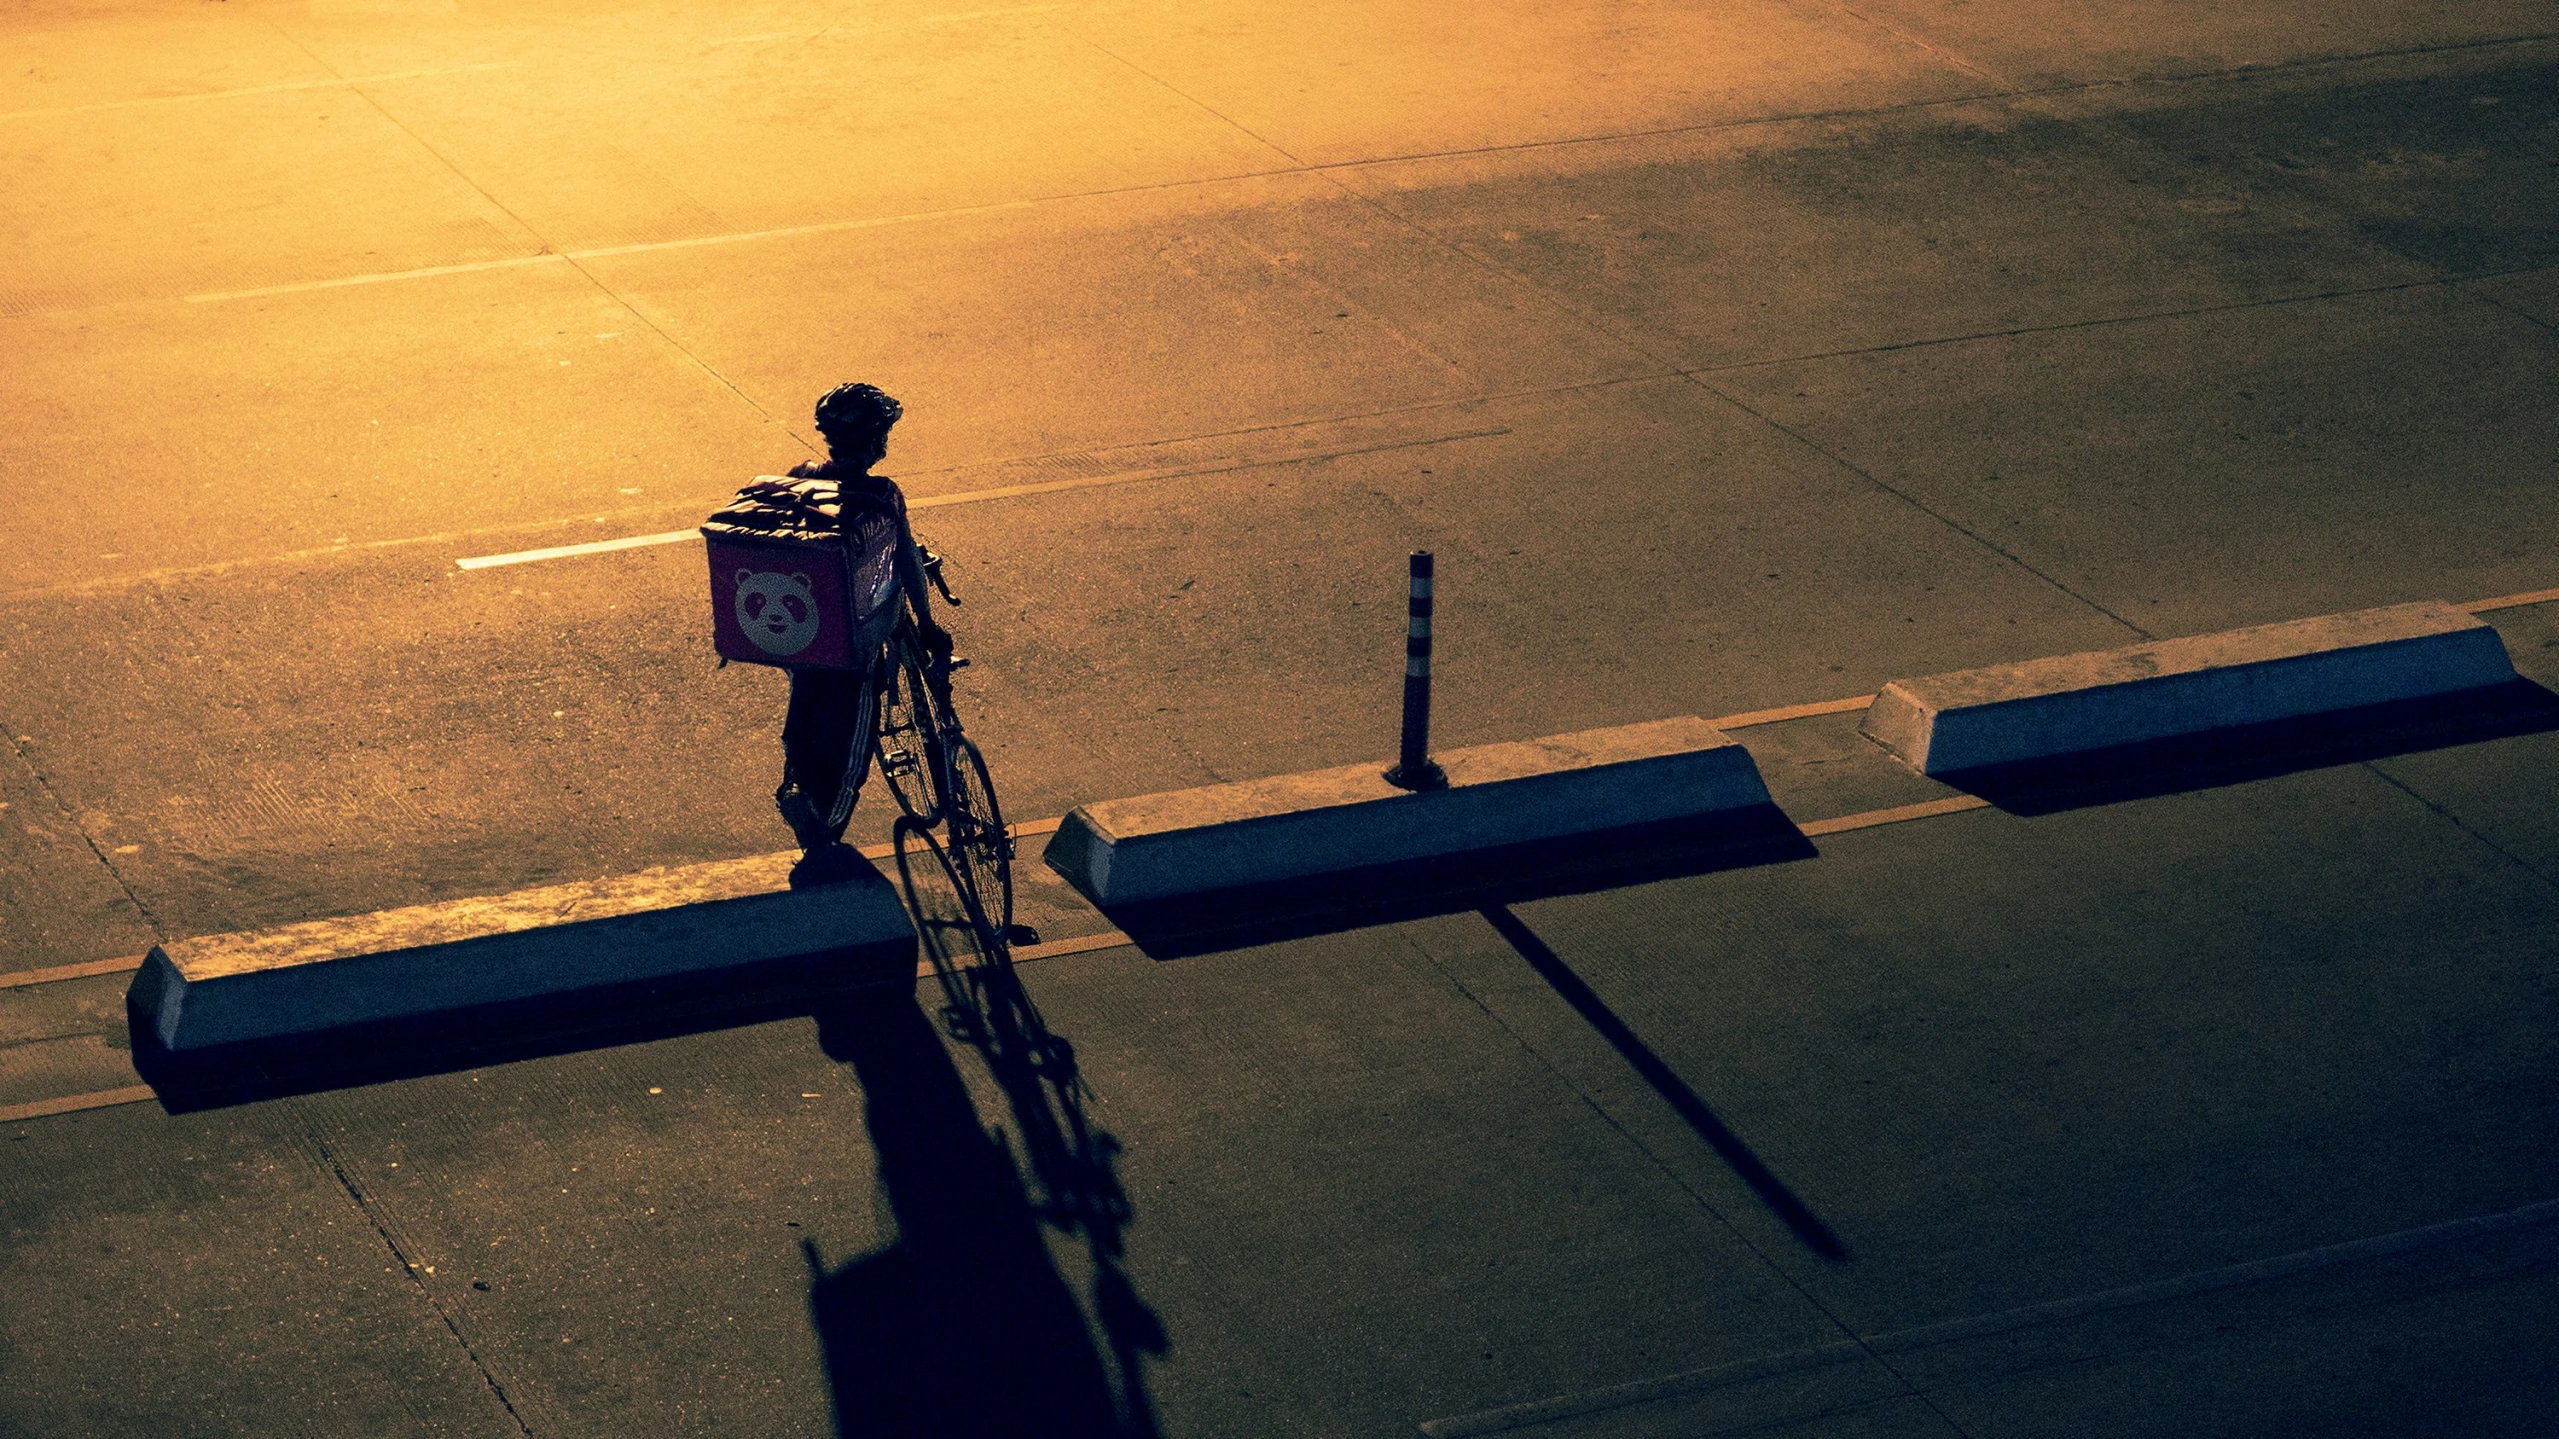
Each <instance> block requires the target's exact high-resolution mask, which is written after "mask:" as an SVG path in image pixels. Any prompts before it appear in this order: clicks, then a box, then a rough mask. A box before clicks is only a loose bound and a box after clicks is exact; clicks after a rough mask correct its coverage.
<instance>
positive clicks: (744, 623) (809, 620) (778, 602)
mask: <svg viewBox="0 0 2559 1439" xmlns="http://www.w3.org/2000/svg"><path fill="white" fill-rule="evenodd" d="M817 626H818V613H817V597H816V596H815V595H813V594H811V593H810V592H809V577H808V576H807V575H804V574H788V575H785V574H777V573H775V572H773V571H771V570H763V571H758V570H739V571H738V572H737V627H738V629H739V630H741V631H742V632H744V633H745V635H746V637H747V638H748V639H749V640H751V641H753V642H754V645H755V647H756V648H757V649H760V650H762V651H764V652H765V653H766V654H768V655H775V656H788V655H795V654H798V653H799V652H800V651H802V650H804V649H807V648H808V647H809V645H810V643H811V642H813V641H814V640H816V639H817Z"/></svg>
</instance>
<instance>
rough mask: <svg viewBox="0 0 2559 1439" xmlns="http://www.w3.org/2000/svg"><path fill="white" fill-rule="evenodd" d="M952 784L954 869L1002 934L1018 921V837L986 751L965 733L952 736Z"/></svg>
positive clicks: (950, 849)
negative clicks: (1008, 827) (998, 800)
mask: <svg viewBox="0 0 2559 1439" xmlns="http://www.w3.org/2000/svg"><path fill="white" fill-rule="evenodd" d="M948 738H949V740H950V744H951V748H950V750H949V756H950V762H951V790H950V794H949V795H948V796H947V797H946V799H947V803H946V805H945V811H946V812H945V814H944V818H945V819H946V820H947V821H948V825H949V827H948V831H947V833H948V836H949V842H948V844H947V845H946V846H945V847H946V849H947V850H948V852H949V854H950V857H951V870H952V872H953V873H954V874H957V875H958V876H959V878H960V882H961V884H963V885H965V886H966V887H967V888H968V891H969V897H970V898H972V899H974V900H976V901H977V907H978V912H979V913H980V914H983V915H984V916H986V918H987V920H988V922H989V923H991V924H992V925H993V926H994V929H995V937H996V938H998V939H1000V938H1001V937H1002V936H1003V935H1004V933H1005V931H1007V930H1009V929H1011V928H1012V927H1013V837H1012V836H1011V835H1009V834H1007V833H1005V831H1004V814H1003V811H1001V810H999V809H997V808H996V806H995V782H994V781H993V780H991V779H989V778H987V774H986V757H985V756H984V755H981V754H979V753H978V752H977V745H976V744H975V743H973V742H972V741H970V740H969V739H968V738H967V737H965V736H963V735H958V734H953V735H951V736H949V737H948Z"/></svg>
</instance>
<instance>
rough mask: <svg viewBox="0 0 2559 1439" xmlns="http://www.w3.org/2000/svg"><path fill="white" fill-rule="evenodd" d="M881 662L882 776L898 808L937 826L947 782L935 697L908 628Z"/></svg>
mask: <svg viewBox="0 0 2559 1439" xmlns="http://www.w3.org/2000/svg"><path fill="white" fill-rule="evenodd" d="M880 664H881V671H882V672H881V676H880V698H879V706H880V724H879V732H878V739H877V741H876V743H875V745H874V748H875V749H876V750H877V751H878V754H879V759H880V778H881V779H882V780H884V781H886V782H887V783H888V787H889V794H890V795H891V796H893V797H894V798H895V799H896V800H897V807H898V808H899V809H901V810H903V811H905V812H906V813H907V814H909V815H911V816H913V817H914V819H915V822H916V823H918V824H927V825H929V824H937V823H939V822H940V821H941V818H942V806H941V803H940V798H941V794H942V790H943V788H944V786H943V785H942V784H940V783H939V782H938V781H936V779H935V778H934V775H933V769H934V764H935V760H936V758H937V756H938V753H939V749H940V746H939V744H938V743H937V741H936V738H935V733H936V729H937V721H936V720H935V718H934V712H933V695H932V691H931V690H929V689H928V688H926V686H925V680H924V665H923V662H922V661H921V660H920V659H918V658H917V656H916V653H915V644H914V642H913V640H912V639H911V638H910V637H909V636H908V635H907V633H906V631H905V628H904V627H903V626H900V627H899V630H898V633H897V634H895V635H893V636H892V637H891V638H890V639H889V646H888V651H887V653H886V654H885V655H884V656H883V657H882V659H881V661H880Z"/></svg>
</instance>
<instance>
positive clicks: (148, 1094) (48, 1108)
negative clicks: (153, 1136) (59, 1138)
mask: <svg viewBox="0 0 2559 1439" xmlns="http://www.w3.org/2000/svg"><path fill="white" fill-rule="evenodd" d="M159 1097H160V1095H159V1093H158V1091H156V1090H154V1089H152V1087H151V1086H150V1085H147V1084H134V1085H127V1086H126V1087H125V1088H123V1089H101V1090H99V1091H98V1092H96V1093H95V1094H66V1095H64V1096H63V1097H61V1098H60V1099H39V1100H36V1101H35V1102H33V1103H31V1104H10V1105H0V1124H14V1123H16V1122H17V1121H19V1120H21V1119H42V1118H44V1117H45V1116H46V1115H48V1114H76V1113H78V1112H79V1111H81V1110H83V1109H105V1108H108V1107H109V1106H111V1105H117V1104H140V1103H141V1102H142V1101H144V1100H146V1099H157V1098H159Z"/></svg>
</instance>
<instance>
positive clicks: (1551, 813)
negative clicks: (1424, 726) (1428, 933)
mask: <svg viewBox="0 0 2559 1439" xmlns="http://www.w3.org/2000/svg"><path fill="white" fill-rule="evenodd" d="M1435 758H1436V759H1437V760H1438V761H1439V763H1440V767H1441V768H1442V769H1444V770H1446V771H1447V773H1448V787H1447V788H1446V789H1440V790H1425V791H1422V792H1420V793H1412V792H1408V791H1405V790H1401V789H1397V788H1396V787H1395V786H1393V785H1390V784H1388V783H1387V782H1386V781H1385V779H1384V778H1383V777H1382V771H1383V770H1384V768H1385V763H1384V762H1383V761H1378V762H1374V763H1369V764H1356V765H1344V766H1343V767H1341V768H1340V769H1328V770H1316V771H1313V772H1311V773H1307V774H1290V775H1277V776H1274V777H1272V778H1269V779H1258V780H1246V781H1243V782H1240V783H1237V784H1222V785H1212V786H1209V787H1207V788H1204V789H1187V790H1176V791H1173V792H1170V793H1167V794H1151V795H1142V796H1140V797H1138V798H1135V799H1118V800H1109V801H1106V802H1104V803H1101V804H1093V805H1086V806H1084V807H1082V808H1080V809H1077V810H1076V811H1075V812H1073V813H1072V814H1069V815H1068V816H1067V817H1066V820H1065V822H1064V823H1063V824H1061V825H1059V826H1058V830H1057V836H1056V838H1054V839H1052V840H1050V841H1049V846H1048V856H1047V858H1048V863H1049V866H1050V867H1051V868H1053V869H1055V870H1056V871H1057V872H1058V873H1060V874H1062V875H1064V876H1065V877H1066V878H1067V880H1068V882H1070V883H1072V884H1073V885H1074V886H1075V887H1076V888H1077V889H1080V890H1082V891H1083V892H1084V894H1085V896H1086V897H1087V898H1090V899H1091V900H1092V901H1093V902H1094V903H1096V904H1099V905H1103V906H1105V907H1107V906H1111V905H1129V904H1145V903H1150V902H1154V901H1160V900H1167V899H1176V898H1181V897H1184V896H1190V895H1200V894H1213V893H1218V892H1221V891H1226V890H1236V889H1246V888H1251V887H1253V886H1258V885H1268V884H1275V883H1280V882H1284V881H1289V880H1302V879H1310V878H1313V877H1316V876H1319V875H1326V874H1335V873H1340V872H1344V871H1349V870H1356V869H1370V868H1375V867H1378V866H1384V865H1394V864H1403V863H1407V862H1411V861H1417V860H1434V859H1446V858H1450V857H1454V856H1462V855H1466V854H1470V853H1475V852H1478V851H1487V850H1496V849H1503V848H1506V847H1512V846H1518V845H1522V844H1528V843H1535V842H1538V841H1547V840H1558V839H1567V838H1570V837H1572V836H1575V835H1581V834H1596V833H1600V832H1603V831H1607V830H1613V829H1621V828H1627V827H1631V826H1635V825H1643V824H1659V823H1664V822H1668V821H1676V820H1686V819H1697V818H1702V817H1706V816H1711V815H1715V814H1719V813H1723V812H1726V811H1745V810H1754V809H1759V808H1761V807H1764V806H1767V805H1768V804H1769V803H1770V801H1769V797H1768V787H1767V786H1766V785H1765V784H1763V783H1762V782H1761V780H1760V777H1759V767H1758V766H1757V765H1755V764H1753V763H1752V762H1751V758H1750V753H1749V751H1747V750H1745V749H1743V748H1742V747H1741V745H1740V744H1738V743H1736V742H1735V741H1733V740H1732V739H1730V738H1727V737H1726V736H1725V735H1724V733H1723V732H1722V731H1720V730H1717V729H1715V728H1714V727H1713V726H1711V725H1709V724H1707V723H1706V722H1705V721H1704V720H1702V719H1698V718H1696V717H1694V716H1683V717H1681V718H1678V719H1667V720H1657V721H1655V722H1653V723H1650V724H1639V725H1627V726H1624V727H1622V728H1617V729H1602V730H1586V731H1584V732H1582V733H1580V734H1566V735H1555V736H1552V737H1550V738H1547V739H1539V740H1525V741H1520V742H1518V743H1513V744H1491V745H1480V746H1477V747H1475V748H1473V749H1461V750H1450V751H1445V752H1443V753H1440V754H1438V755H1436V756H1435Z"/></svg>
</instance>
